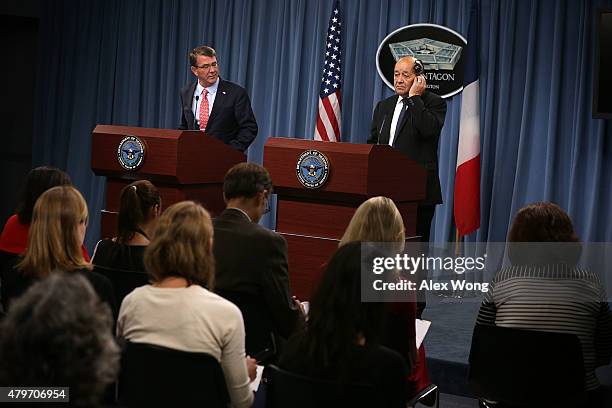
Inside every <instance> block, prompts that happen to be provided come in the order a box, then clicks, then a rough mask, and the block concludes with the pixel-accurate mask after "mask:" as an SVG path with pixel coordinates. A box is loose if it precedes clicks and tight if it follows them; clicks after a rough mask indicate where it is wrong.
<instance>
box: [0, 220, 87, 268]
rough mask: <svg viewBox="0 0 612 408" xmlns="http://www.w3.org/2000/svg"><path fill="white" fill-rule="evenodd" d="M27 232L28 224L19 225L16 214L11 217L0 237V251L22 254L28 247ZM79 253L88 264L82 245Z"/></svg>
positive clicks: (85, 251) (28, 229)
mask: <svg viewBox="0 0 612 408" xmlns="http://www.w3.org/2000/svg"><path fill="white" fill-rule="evenodd" d="M29 231H30V224H22V223H20V222H19V218H18V217H17V214H13V215H11V217H10V218H9V219H8V220H7V221H6V224H5V225H4V229H3V230H2V235H0V251H4V252H8V253H11V254H23V253H24V252H25V250H26V248H27V245H28V232H29ZM81 251H82V252H83V258H85V261H87V262H89V261H90V258H89V253H88V252H87V248H85V246H84V245H81Z"/></svg>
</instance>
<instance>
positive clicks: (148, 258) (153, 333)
mask: <svg viewBox="0 0 612 408" xmlns="http://www.w3.org/2000/svg"><path fill="white" fill-rule="evenodd" d="M212 248H213V226H212V221H211V219H210V215H209V214H208V212H207V211H206V210H205V209H204V208H203V207H202V206H200V205H199V204H196V203H194V202H192V201H183V202H180V203H177V204H174V205H172V206H170V207H169V208H168V209H167V210H166V211H164V213H163V214H162V215H161V216H160V217H159V220H158V222H157V227H156V228H155V231H154V235H153V239H152V241H151V243H150V244H149V245H148V246H147V249H146V250H145V258H144V262H145V268H146V270H147V272H148V273H149V275H150V278H151V282H152V283H151V284H150V285H145V286H142V287H139V288H136V289H135V290H134V291H132V292H131V293H130V294H129V295H127V296H126V297H125V299H124V300H123V302H122V304H121V309H120V311H119V318H118V321H117V336H118V337H121V338H124V339H126V340H129V341H131V342H134V343H146V344H153V345H157V346H162V347H166V348H170V349H175V350H182V351H188V352H199V353H207V354H210V355H212V356H213V357H214V358H216V359H217V361H219V363H220V364H221V368H222V369H223V373H224V376H225V381H226V383H227V389H228V391H229V394H230V399H231V402H232V406H233V407H250V406H251V404H252V402H253V393H252V392H251V391H250V389H249V376H250V377H251V378H254V375H255V361H254V360H252V359H250V358H248V357H247V358H246V359H245V349H244V340H245V331H244V323H243V320H242V314H241V313H240V310H239V309H238V308H237V307H236V306H235V305H234V304H233V303H231V302H229V301H227V300H225V299H223V298H222V297H221V296H218V295H216V294H215V293H213V292H212V290H213V285H214V276H215V275H214V266H215V265H214V256H213V253H212ZM168 392H172V391H171V390H168Z"/></svg>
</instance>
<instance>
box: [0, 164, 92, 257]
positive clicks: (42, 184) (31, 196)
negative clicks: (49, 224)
mask: <svg viewBox="0 0 612 408" xmlns="http://www.w3.org/2000/svg"><path fill="white" fill-rule="evenodd" d="M70 185H72V182H71V181H70V176H68V174H66V173H64V172H63V171H61V170H60V169H57V168H55V167H49V166H43V167H36V168H35V169H32V170H30V172H29V173H28V177H27V179H26V182H25V185H24V187H23V190H22V192H21V195H20V197H19V201H18V203H17V212H16V213H15V214H13V215H12V216H11V217H10V218H9V219H8V220H7V221H6V224H5V226H4V229H3V230H2V235H0V252H7V253H10V254H17V255H20V254H23V253H24V252H25V249H26V245H27V242H28V231H29V229H30V223H31V222H32V211H33V210H34V204H36V200H38V197H40V195H41V194H42V193H44V192H45V191H47V190H48V189H50V188H51V187H56V186H70ZM81 250H82V251H83V257H84V258H85V260H86V261H89V254H88V253H87V249H85V247H84V246H82V247H81Z"/></svg>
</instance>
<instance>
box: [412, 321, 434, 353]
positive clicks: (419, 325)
mask: <svg viewBox="0 0 612 408" xmlns="http://www.w3.org/2000/svg"><path fill="white" fill-rule="evenodd" d="M414 323H415V325H416V347H417V349H418V348H419V347H421V344H422V343H423V340H425V335H426V334H427V331H428V330H429V326H431V322H430V321H429V320H421V319H416V320H415V321H414Z"/></svg>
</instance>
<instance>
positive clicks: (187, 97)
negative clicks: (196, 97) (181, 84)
mask: <svg viewBox="0 0 612 408" xmlns="http://www.w3.org/2000/svg"><path fill="white" fill-rule="evenodd" d="M197 83H198V81H197V80H196V81H195V82H194V83H192V84H191V86H190V87H189V88H188V89H187V95H185V96H184V98H185V99H184V100H185V103H186V104H188V106H186V108H188V112H189V113H188V114H187V117H186V119H187V123H188V127H189V128H191V127H193V125H194V124H195V116H194V114H193V94H194V93H195V90H196V85H197ZM191 130H195V128H194V129H191ZM197 130H199V129H197Z"/></svg>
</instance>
